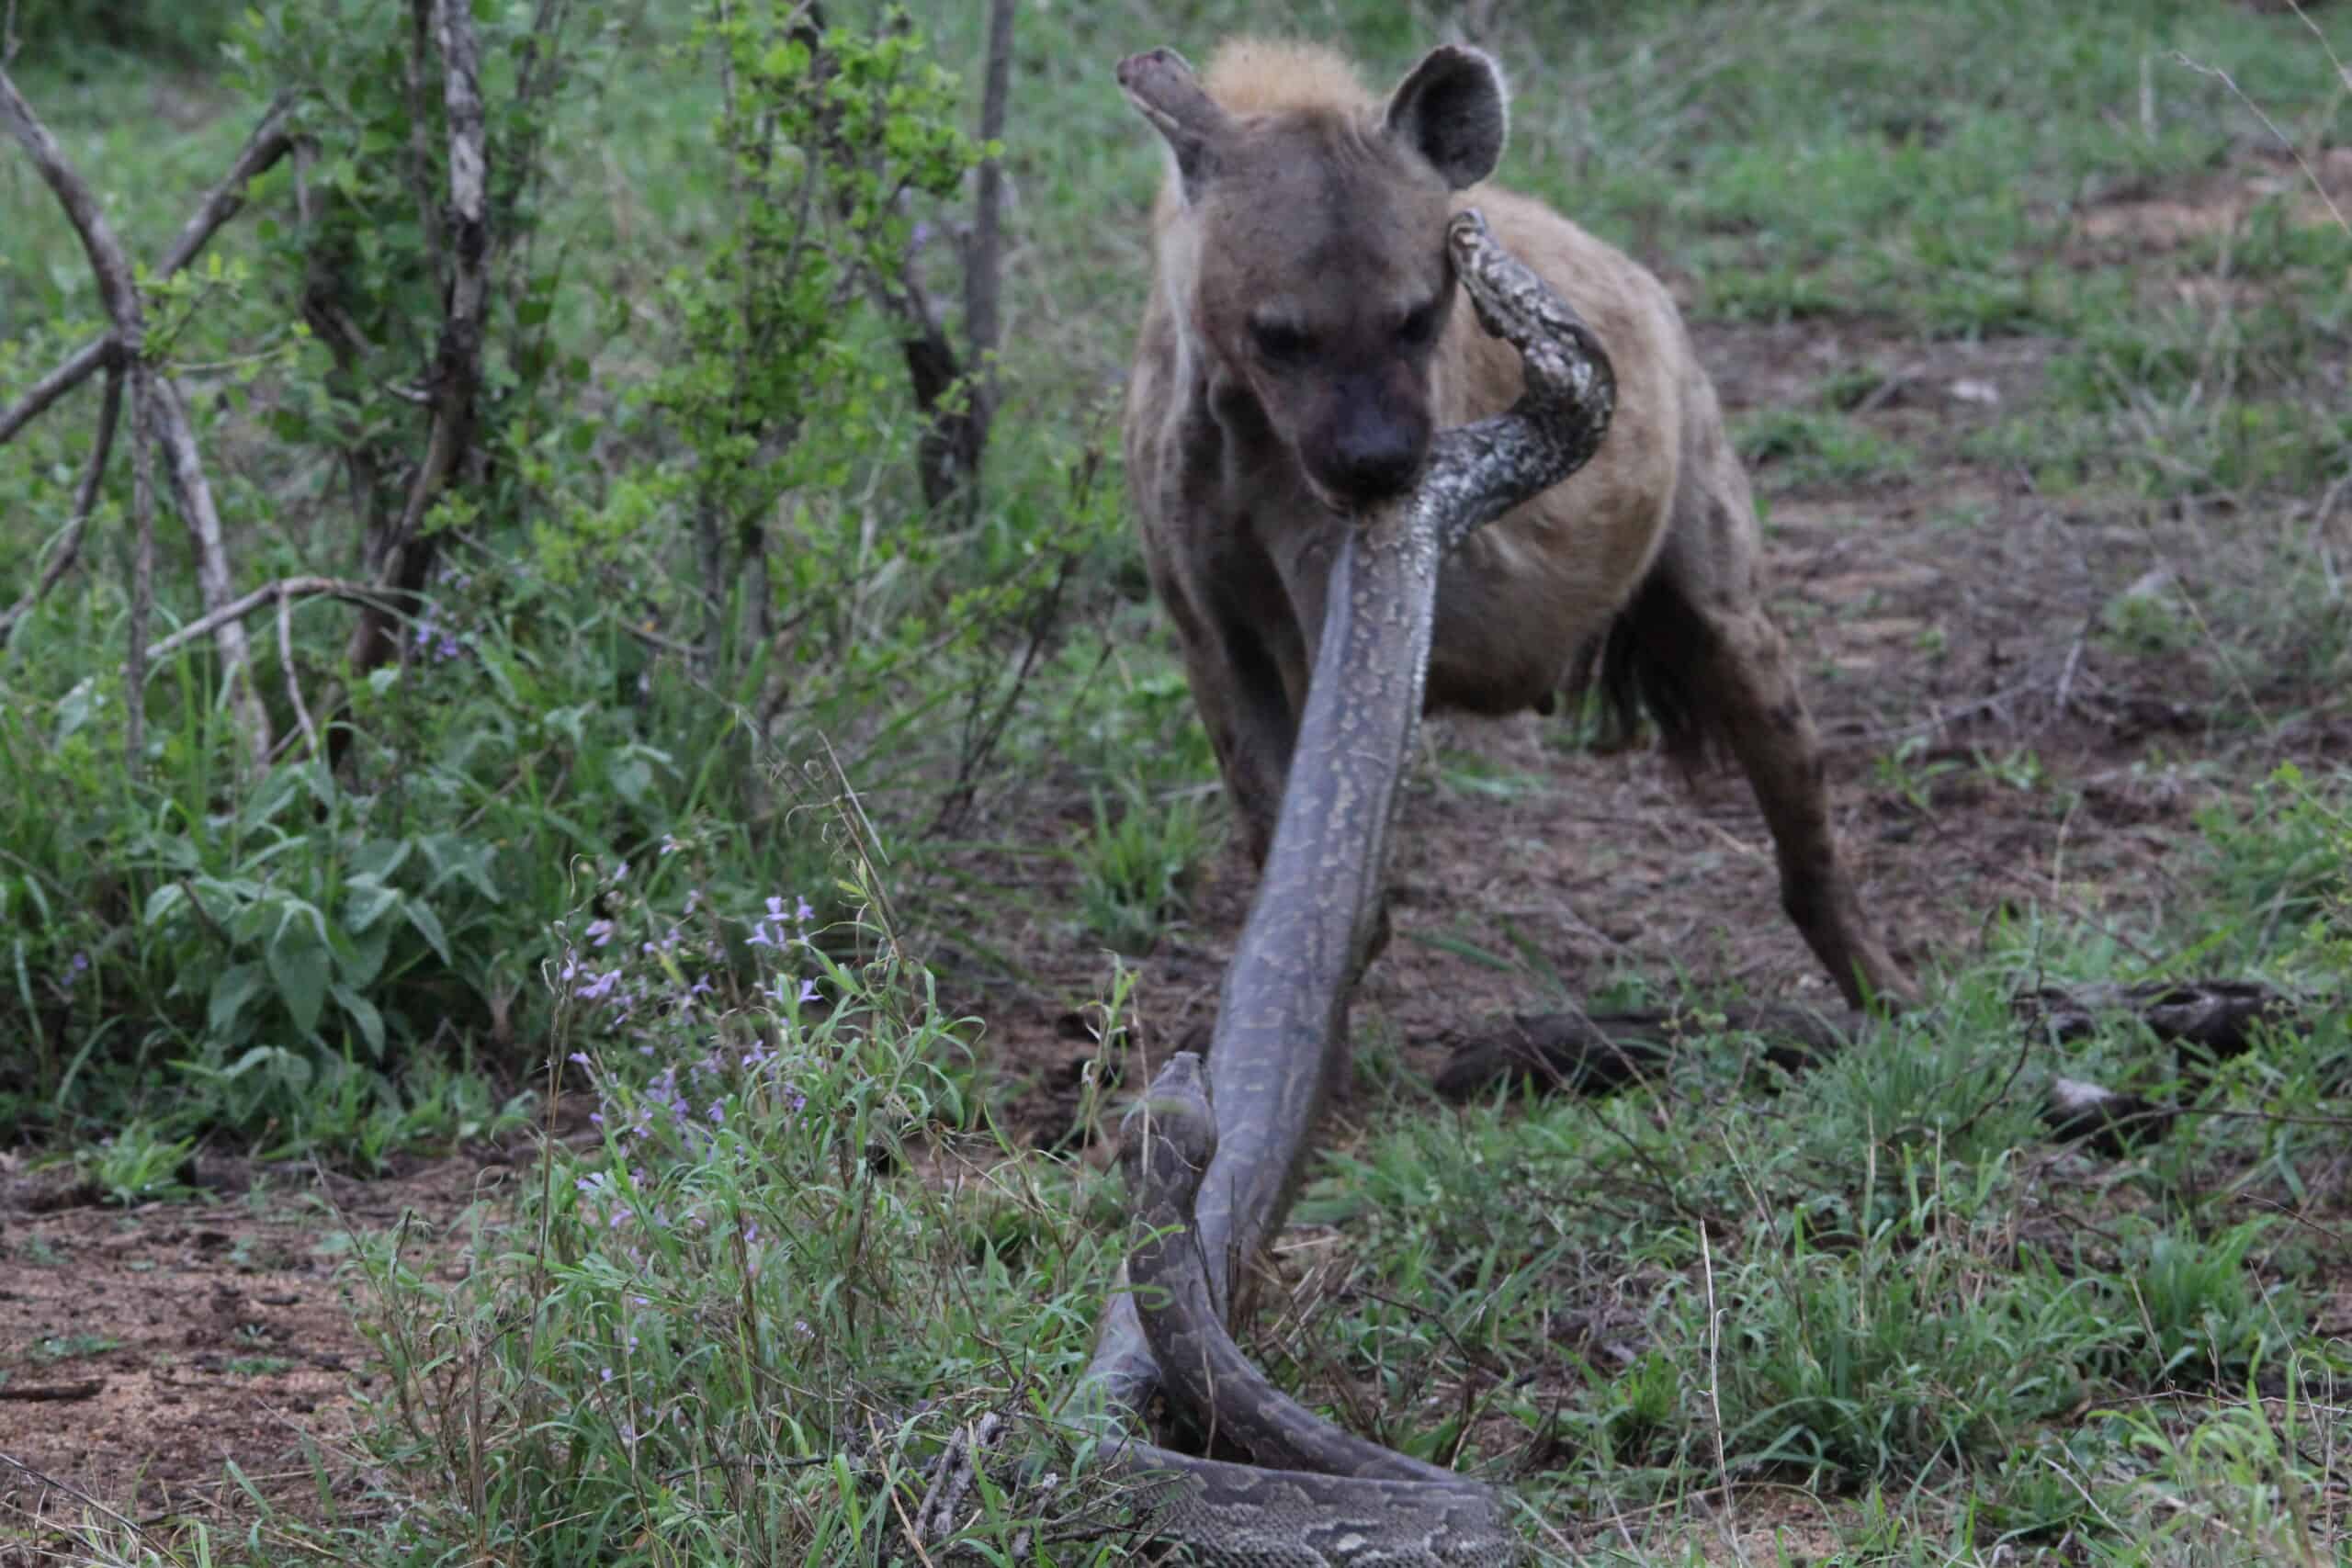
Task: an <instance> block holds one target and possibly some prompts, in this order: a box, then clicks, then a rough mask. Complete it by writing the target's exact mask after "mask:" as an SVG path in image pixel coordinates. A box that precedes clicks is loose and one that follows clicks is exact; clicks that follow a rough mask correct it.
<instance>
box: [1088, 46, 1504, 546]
mask: <svg viewBox="0 0 2352 1568" xmlns="http://www.w3.org/2000/svg"><path fill="white" fill-rule="evenodd" d="M1250 47H1251V48H1254V49H1255V50H1256V52H1255V53H1254V54H1253V53H1251V52H1250V49H1245V50H1244V51H1241V54H1240V57H1239V59H1238V61H1237V60H1236V59H1235V58H1233V57H1232V56H1231V55H1230V54H1229V55H1228V56H1225V57H1220V61H1219V64H1218V67H1217V68H1216V69H1213V70H1212V72H1211V73H1210V87H1208V88H1204V87H1203V86H1202V85H1201V84H1200V82H1199V81H1198V80H1197V79H1196V78H1195V77H1194V76H1193V71H1192V68H1191V67H1190V66H1188V65H1186V64H1185V62H1183V60H1182V57H1180V56H1178V55H1177V54H1175V53H1174V52H1173V51H1169V50H1164V49H1161V50H1154V51H1151V52H1150V53H1148V54H1139V55H1136V56H1134V57H1133V58H1131V59H1129V60H1126V61H1125V62H1122V63H1121V64H1120V67H1119V84H1120V85H1121V86H1122V87H1124V88H1125V90H1126V93H1127V96H1128V97H1129V98H1130V99H1131V100H1132V101H1133V102H1134V104H1135V105H1136V107H1137V108H1138V109H1140V110H1141V111H1142V112H1143V115H1144V117H1145V118H1148V119H1149V120H1150V121H1151V123H1152V124H1153V126H1155V127H1156V128H1157V129H1158V130H1159V133H1160V134H1161V135H1162V136H1163V137H1165V138H1166V139H1167V141H1168V146H1169V150H1170V153H1171V154H1172V155H1173V160H1174V164H1175V176H1174V179H1173V181H1172V182H1171V184H1172V187H1173V191H1172V195H1173V198H1174V199H1175V201H1176V202H1177V204H1178V206H1177V209H1176V210H1175V212H1174V213H1173V215H1172V219H1171V220H1169V222H1168V223H1167V226H1166V227H1165V229H1164V231H1163V238H1162V244H1161V255H1162V260H1161V267H1162V283H1163V286H1164V287H1166V288H1169V289H1170V291H1171V293H1172V294H1173V296H1174V298H1173V299H1172V300H1171V304H1172V305H1173V307H1174V309H1175V310H1176V311H1177V312H1178V314H1179V316H1180V319H1181V320H1182V323H1183V327H1184V329H1185V330H1186V331H1187V333H1189V335H1190V336H1191V338H1192V339H1193V342H1194V343H1195V344H1197V345H1198V346H1199V348H1200V350H1201V352H1203V353H1204V354H1205V355H1207V356H1208V358H1209V360H1210V362H1211V368H1212V372H1213V374H1214V375H1215V377H1216V379H1217V380H1218V381H1219V382H1220V383H1221V384H1222V385H1224V386H1225V387H1227V388H1232V387H1235V386H1237V385H1238V387H1240V388H1244V389H1247V390H1248V391H1249V392H1250V394H1251V395H1252V396H1253V397H1254V400H1255V401H1256V402H1257V404H1258V405H1259V407H1260V408H1261V409H1262V410H1263V412H1264V415H1265V419H1266V423H1267V424H1268V425H1269V426H1270V427H1271V429H1272V432H1273V434H1274V436H1275V437H1276V439H1278V440H1279V441H1281V442H1282V443H1283V445H1284V446H1287V447H1288V448H1289V450H1290V451H1291V452H1292V453H1294V454H1295V457H1296V458H1297V460H1298V465H1299V468H1301V469H1302V470H1303V471H1304V473H1305V474H1306V479H1307V482H1308V483H1309V485H1310V486H1312V488H1313V489H1314V491H1315V492H1316V493H1317V496H1318V497H1320V499H1321V500H1322V501H1323V502H1325V503H1326V504H1327V505H1329V506H1331V507H1333V508H1335V509H1337V510H1340V511H1355V510H1358V509H1361V508H1363V507H1364V506H1366V505H1369V504H1370V503H1372V502H1377V501H1380V500H1382V499H1384V498H1386V497H1389V496H1393V495H1395V494H1397V493H1398V492H1400V491H1403V490H1405V489H1406V488H1407V487H1408V486H1409V485H1410V484H1411V483H1412V482H1413V480H1414V479H1415V478H1416V477H1417V476H1418V474H1419V471H1420V467H1421V462H1422V459H1423V458H1424V457H1426V456H1427V455H1428V451H1429V445H1430V433H1431V430H1432V427H1433V423H1434V421H1433V418H1432V412H1431V408H1430V363H1431V359H1432V356H1433V355H1434V354H1435V352H1436V349H1437V345H1438V340H1439V337H1440V335H1441V334H1442V332H1443V330H1444V328H1445V324H1446V321H1447V318H1448V315H1449V313H1450V311H1451V310H1452V306H1453V293H1454V288H1453V262H1452V260H1451V259H1450V258H1449V256H1448V255H1447V254H1446V245H1445V229H1446V223H1447V220H1448V219H1449V217H1450V216H1451V213H1452V200H1451V197H1452V194H1453V192H1454V191H1457V190H1461V189H1464V188H1465V187H1466V186H1471V185H1475V184H1476V183H1477V182H1478V181H1479V180H1482V179H1484V178H1486V177H1487V175H1488V174H1490V173H1492V172H1493V170H1494V167H1495V163H1496V160H1497V159H1498V157H1500V156H1501V153H1502V146H1503V134H1504V126H1505V109H1504V101H1505V100H1504V93H1503V84H1502V77H1501V73H1499V72H1498V71H1497V70H1496V68H1495V65H1494V62H1492V61H1491V60H1489V59H1487V56H1486V55H1484V54H1481V53H1479V52H1478V51H1476V50H1471V49H1461V48H1454V47H1451V46H1449V47H1446V48H1442V49H1438V50H1434V51H1431V52H1430V54H1429V55H1428V56H1427V57H1425V58H1424V59H1423V60H1422V61H1421V62H1420V63H1419V65H1417V66H1415V67H1414V68H1413V70H1412V71H1411V72H1410V73H1408V74H1407V76H1406V77H1405V79H1404V81H1403V82H1402V83H1401V84H1400V85H1398V86H1397V90H1396V92H1395V93H1393V94H1392V95H1390V96H1389V98H1388V100H1387V101H1386V103H1385V104H1382V103H1379V102H1377V101H1375V100H1374V99H1372V98H1370V97H1368V96H1364V95H1363V93H1362V91H1361V89H1360V88H1356V87H1354V85H1353V83H1352V77H1351V75H1349V74H1348V73H1347V72H1346V71H1345V70H1344V68H1343V67H1341V66H1340V63H1339V62H1337V61H1336V60H1335V59H1334V58H1333V57H1331V56H1329V55H1325V54H1322V53H1320V52H1319V51H1305V50H1296V49H1287V48H1284V47H1283V46H1250Z"/></svg>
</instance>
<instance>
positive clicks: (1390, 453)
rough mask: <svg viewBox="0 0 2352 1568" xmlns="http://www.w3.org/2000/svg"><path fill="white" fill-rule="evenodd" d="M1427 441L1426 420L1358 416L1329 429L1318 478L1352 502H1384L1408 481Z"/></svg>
mask: <svg viewBox="0 0 2352 1568" xmlns="http://www.w3.org/2000/svg"><path fill="white" fill-rule="evenodd" d="M1429 439H1430V432H1429V423H1428V421H1426V420H1421V419H1406V418H1399V417H1397V415H1395V414H1391V413H1385V412H1381V413H1366V414H1364V415H1361V416H1359V417H1357V418H1355V419H1352V420H1350V421H1348V422H1347V423H1344V424H1342V425H1341V426H1340V428H1339V430H1338V431H1336V432H1335V433H1334V438H1333V440H1332V443H1331V461H1330V463H1329V465H1328V467H1327V468H1326V470H1325V473H1324V476H1323V477H1324V480H1325V482H1326V483H1327V484H1329V486H1330V488H1331V489H1333V490H1335V491H1339V492H1340V496H1341V497H1343V498H1344V499H1346V500H1348V501H1351V502H1356V503H1358V504H1363V503H1368V502H1375V501H1385V500H1386V499H1387V498H1388V497H1390V496H1392V495H1395V494H1396V493H1397V491H1401V490H1403V489H1404V488H1405V487H1406V486H1407V485H1408V484H1411V483H1412V482H1413V476H1414V475H1415V474H1416V473H1418V472H1419V469H1420V467H1421V455H1422V454H1423V453H1424V452H1426V451H1427V450H1428V448H1429Z"/></svg>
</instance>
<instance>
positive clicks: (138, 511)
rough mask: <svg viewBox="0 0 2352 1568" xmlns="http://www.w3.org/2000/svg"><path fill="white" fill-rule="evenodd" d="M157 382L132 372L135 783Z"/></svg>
mask: <svg viewBox="0 0 2352 1568" xmlns="http://www.w3.org/2000/svg"><path fill="white" fill-rule="evenodd" d="M153 383H154V378H153V374H152V373H151V372H150V371H149V370H148V368H147V367H146V366H145V365H143V364H140V363H138V362H137V361H133V362H132V364H131V367H130V515H131V527H132V530H133V532H134V533H135V534H136V536H137V540H138V542H137V543H136V544H135V545H134V546H133V547H132V554H131V558H130V657H129V658H128V660H126V661H125V663H124V667H123V668H124V675H123V682H122V700H123V706H124V713H123V726H122V744H123V750H124V753H125V758H124V760H125V762H126V764H127V766H128V767H129V769H130V776H131V777H132V778H133V779H137V778H139V777H140V776H141V773H143V772H144V768H145V758H146V753H147V669H148V654H147V621H148V617H149V615H151V614H152V613H153V610H154V606H155V470H154V462H155V442H154V405H155V393H154V384H153Z"/></svg>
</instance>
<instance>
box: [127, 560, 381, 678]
mask: <svg viewBox="0 0 2352 1568" xmlns="http://www.w3.org/2000/svg"><path fill="white" fill-rule="evenodd" d="M320 597H324V598H328V599H340V600H342V601H344V602H345V604H365V605H368V606H369V607H371V608H374V607H380V606H381V605H382V604H383V602H384V596H383V594H382V593H381V592H379V591H378V590H376V589H374V588H371V587H370V586H368V584H367V583H365V582H354V581H350V580H349V579H348V578H342V577H281V578H279V579H278V580H277V581H275V582H265V583H263V584H262V585H261V586H260V587H259V588H256V589H254V591H253V592H250V593H247V594H244V595H243V596H242V597H240V598H236V599H232V600H231V601H230V602H229V603H228V604H223V605H221V606H220V608H219V609H217V610H208V611H206V612H205V613H204V614H203V615H200V616H198V618H197V619H195V620H193V621H190V622H189V623H188V624H187V625H186V626H182V627H181V628H180V629H179V630H177V631H175V632H174V633H173V634H172V635H171V636H169V637H165V638H164V640H163V641H161V642H159V643H157V644H156V645H155V646H154V647H153V648H152V649H148V658H149V659H150V660H162V659H168V658H169V657H171V656H172V655H173V654H175V653H177V652H178V651H179V650H180V649H183V648H186V647H187V645H188V644H189V643H191V642H194V641H195V640H196V639H197V638H198V637H203V636H205V635H207V634H208V633H211V632H216V631H218V630H220V628H221V627H222V626H230V625H232V624H234V623H236V622H239V621H242V620H243V619H244V618H245V617H246V616H247V615H252V614H253V613H254V611H255V610H258V609H260V608H261V607H262V606H263V605H265V604H270V603H273V602H275V601H279V600H286V599H311V598H320ZM149 673H150V674H152V673H153V671H152V669H151V670H150V671H149ZM297 705H298V706H299V705H300V699H299V698H298V699H297Z"/></svg>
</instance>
